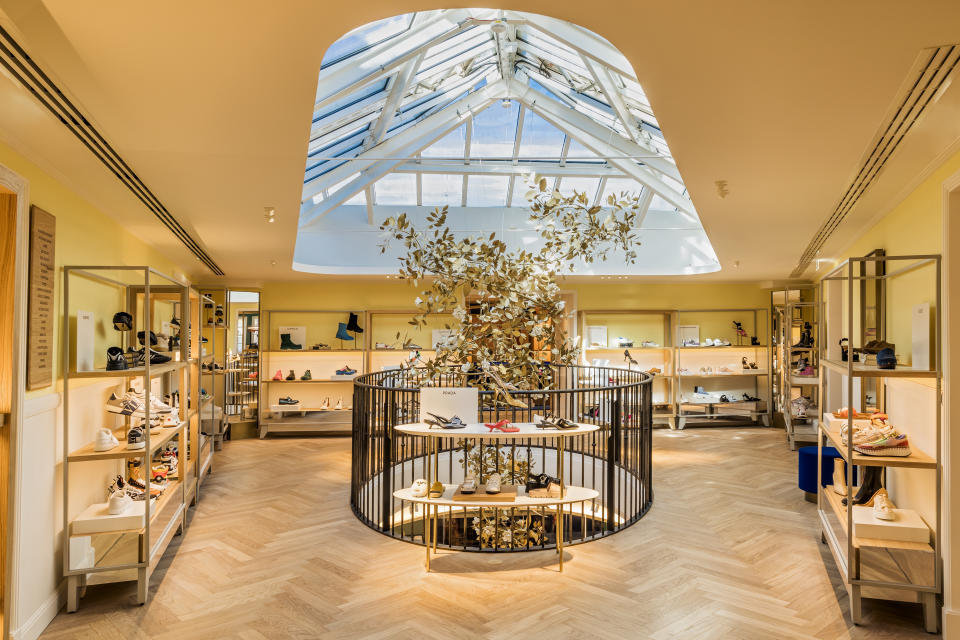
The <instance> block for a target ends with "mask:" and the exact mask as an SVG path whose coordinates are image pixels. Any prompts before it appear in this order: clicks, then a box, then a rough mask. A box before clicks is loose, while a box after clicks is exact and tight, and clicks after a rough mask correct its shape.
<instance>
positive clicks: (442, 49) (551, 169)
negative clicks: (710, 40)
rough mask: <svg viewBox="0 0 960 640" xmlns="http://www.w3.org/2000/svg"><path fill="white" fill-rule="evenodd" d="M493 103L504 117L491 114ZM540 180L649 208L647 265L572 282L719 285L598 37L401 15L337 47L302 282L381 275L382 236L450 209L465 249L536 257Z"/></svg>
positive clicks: (658, 150)
mask: <svg viewBox="0 0 960 640" xmlns="http://www.w3.org/2000/svg"><path fill="white" fill-rule="evenodd" d="M498 104H499V105H500V106H499V107H498V106H497V105H498ZM534 176H536V178H537V179H540V178H546V180H547V182H548V184H549V185H550V187H551V188H552V189H556V190H558V191H560V192H561V193H564V194H570V193H572V192H574V191H576V192H578V193H583V194H584V195H585V197H586V198H587V199H588V201H589V202H590V203H591V204H592V205H594V206H600V207H603V206H605V205H606V203H607V199H608V198H610V197H614V198H616V197H617V196H618V195H619V194H621V193H624V192H628V193H632V194H637V195H640V196H642V198H641V204H642V210H641V212H640V213H639V215H638V216H637V223H636V227H637V229H638V234H637V235H638V238H639V240H640V243H641V244H640V247H639V259H638V261H637V263H636V264H634V265H625V264H622V263H616V262H614V261H610V262H608V263H601V264H582V265H575V267H574V268H573V269H572V271H570V275H573V274H575V275H596V276H602V275H606V276H614V277H620V276H624V277H626V276H629V275H682V274H697V273H707V272H711V271H717V270H719V269H720V264H719V261H718V260H717V257H716V254H715V253H714V251H713V247H712V246H711V244H710V240H709V238H708V237H707V235H706V232H705V231H704V229H703V225H702V224H701V222H700V218H699V216H698V214H697V211H696V208H695V206H694V203H693V201H692V200H691V197H690V194H689V193H688V192H687V189H686V186H685V184H684V182H683V178H682V176H681V175H680V172H679V170H678V168H677V164H676V162H675V161H674V159H673V156H672V154H671V152H670V148H669V147H668V145H667V141H666V137H665V136H664V133H663V131H662V130H661V129H660V124H659V121H658V120H657V118H656V117H655V115H654V113H653V109H652V108H651V106H650V103H649V101H648V100H647V97H646V94H645V93H644V91H643V88H642V87H641V85H640V83H639V82H638V81H637V77H636V74H635V73H634V70H633V67H632V65H631V64H630V62H629V61H628V60H627V59H626V58H625V57H624V56H623V54H622V53H620V51H619V50H617V49H616V48H615V47H614V46H613V45H611V44H610V43H609V42H608V41H607V40H605V39H604V38H603V37H601V36H600V35H598V34H596V33H593V32H591V31H588V30H587V29H584V28H582V27H579V26H577V25H574V24H571V23H569V22H565V21H563V20H557V19H554V18H550V17H547V16H542V15H537V14H530V13H523V12H516V11H502V10H493V9H448V10H439V11H426V12H418V13H411V14H405V15H402V16H396V17H394V18H388V19H386V20H381V21H378V22H374V23H371V24H368V25H365V26H362V27H359V28H358V29H354V30H353V31H351V32H350V33H348V34H347V35H345V36H344V37H343V38H341V39H340V40H338V41H337V42H336V43H334V44H333V45H331V46H330V48H329V50H328V52H327V54H326V55H325V56H324V60H323V63H322V66H321V69H320V71H319V74H318V79H317V90H316V94H315V102H314V109H313V116H312V119H311V126H310V134H309V139H308V141H307V157H306V163H305V171H304V176H303V186H302V189H301V194H300V202H301V206H300V212H299V220H298V230H297V244H296V249H295V252H294V264H293V267H294V269H297V270H300V271H305V272H311V273H331V274H337V273H344V274H347V273H357V274H363V273H366V274H377V275H385V274H390V273H395V272H396V267H397V255H395V254H393V253H391V251H390V250H388V251H387V252H386V253H381V252H380V250H379V248H378V244H379V243H380V241H381V237H380V231H379V225H380V223H381V222H383V220H385V219H386V218H388V217H390V216H395V215H397V214H399V213H407V214H408V217H409V218H410V220H411V222H412V223H413V224H422V223H423V221H424V220H425V217H426V215H427V214H428V213H429V212H430V211H431V210H432V208H433V207H435V206H448V207H449V215H448V221H449V225H450V228H451V231H452V232H453V233H454V234H456V235H481V234H483V235H489V234H490V233H491V232H494V231H495V232H497V233H498V234H500V235H501V237H502V239H503V240H504V242H506V243H507V244H508V246H511V247H524V248H526V249H528V250H536V249H537V248H538V245H537V242H538V234H537V233H536V230H535V229H534V228H533V227H532V226H531V224H530V222H529V220H528V218H529V209H528V203H527V200H526V194H527V192H528V191H529V190H530V184H529V183H530V180H531V179H533V177H534Z"/></svg>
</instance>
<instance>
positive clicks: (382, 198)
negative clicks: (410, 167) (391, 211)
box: [373, 173, 417, 205]
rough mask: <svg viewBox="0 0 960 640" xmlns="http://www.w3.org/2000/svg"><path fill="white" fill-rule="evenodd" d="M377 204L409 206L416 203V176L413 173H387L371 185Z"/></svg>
mask: <svg viewBox="0 0 960 640" xmlns="http://www.w3.org/2000/svg"><path fill="white" fill-rule="evenodd" d="M373 201H374V202H376V203H377V204H400V205H410V204H414V205H415V204H416V203H417V176H416V174H414V173H388V174H387V175H385V176H383V177H382V178H380V179H379V180H377V182H376V183H375V184H374V185H373Z"/></svg>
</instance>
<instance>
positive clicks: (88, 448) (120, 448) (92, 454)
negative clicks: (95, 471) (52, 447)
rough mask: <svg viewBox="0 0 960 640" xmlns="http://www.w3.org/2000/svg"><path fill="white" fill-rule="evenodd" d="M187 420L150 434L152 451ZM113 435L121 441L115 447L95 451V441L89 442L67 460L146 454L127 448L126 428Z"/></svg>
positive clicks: (174, 433)
mask: <svg viewBox="0 0 960 640" xmlns="http://www.w3.org/2000/svg"><path fill="white" fill-rule="evenodd" d="M186 424H187V423H186V421H184V422H181V423H180V424H179V425H178V426H177V427H176V428H174V427H170V428H165V429H164V430H163V431H162V432H160V433H158V434H151V435H150V451H151V452H153V451H156V450H157V449H159V448H160V447H162V446H163V445H165V444H166V443H167V442H169V441H170V440H172V439H173V438H174V436H176V435H177V434H179V433H180V432H181V431H182V430H183V428H184V427H185V426H186ZM113 435H114V436H115V437H116V438H117V440H118V441H119V444H118V445H117V446H115V447H114V448H113V449H110V450H108V451H94V450H93V443H92V442H91V443H89V444H87V445H84V446H83V447H80V448H79V449H77V450H76V451H73V452H72V453H71V454H70V455H69V456H67V460H68V461H69V462H82V461H85V460H111V459H121V458H141V457H143V455H144V451H145V448H144V449H127V433H126V429H118V430H116V431H114V432H113Z"/></svg>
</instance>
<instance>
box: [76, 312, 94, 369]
mask: <svg viewBox="0 0 960 640" xmlns="http://www.w3.org/2000/svg"><path fill="white" fill-rule="evenodd" d="M93 332H94V327H93V311H77V371H93Z"/></svg>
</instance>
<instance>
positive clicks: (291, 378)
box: [287, 369, 297, 380]
mask: <svg viewBox="0 0 960 640" xmlns="http://www.w3.org/2000/svg"><path fill="white" fill-rule="evenodd" d="M296 379H297V376H296V374H294V373H293V369H290V373H288V374H287V380H296Z"/></svg>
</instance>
